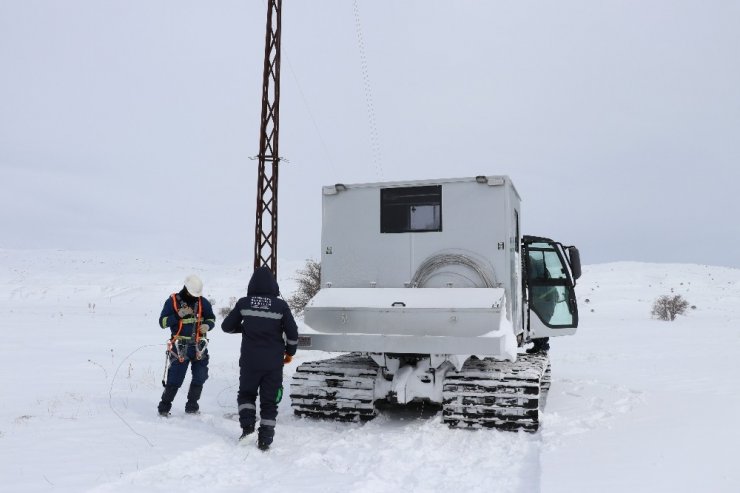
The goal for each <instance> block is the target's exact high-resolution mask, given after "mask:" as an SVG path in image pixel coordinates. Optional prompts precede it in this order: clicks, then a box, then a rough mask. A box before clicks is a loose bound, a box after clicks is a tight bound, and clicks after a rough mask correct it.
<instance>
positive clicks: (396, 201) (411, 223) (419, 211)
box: [380, 185, 442, 233]
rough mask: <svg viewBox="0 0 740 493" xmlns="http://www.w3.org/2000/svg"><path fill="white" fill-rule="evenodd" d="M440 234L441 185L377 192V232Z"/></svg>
mask: <svg viewBox="0 0 740 493" xmlns="http://www.w3.org/2000/svg"><path fill="white" fill-rule="evenodd" d="M413 231H442V185H433V186H428V187H408V188H381V189H380V232H381V233H409V232H413Z"/></svg>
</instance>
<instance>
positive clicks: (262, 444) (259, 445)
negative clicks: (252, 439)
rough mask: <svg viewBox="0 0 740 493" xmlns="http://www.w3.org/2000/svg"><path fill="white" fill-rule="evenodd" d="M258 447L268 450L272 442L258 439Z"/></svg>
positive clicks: (264, 450)
mask: <svg viewBox="0 0 740 493" xmlns="http://www.w3.org/2000/svg"><path fill="white" fill-rule="evenodd" d="M257 448H258V449H260V450H261V451H263V452H267V451H268V450H269V449H270V444H269V443H267V442H264V441H262V440H257Z"/></svg>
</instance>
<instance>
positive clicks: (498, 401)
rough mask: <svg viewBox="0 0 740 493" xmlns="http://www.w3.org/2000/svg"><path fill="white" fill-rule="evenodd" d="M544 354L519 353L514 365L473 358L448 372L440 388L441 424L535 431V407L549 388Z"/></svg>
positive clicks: (536, 424)
mask: <svg viewBox="0 0 740 493" xmlns="http://www.w3.org/2000/svg"><path fill="white" fill-rule="evenodd" d="M548 370H549V361H548V357H547V355H544V354H520V355H518V357H517V360H516V361H515V362H510V361H494V360H490V359H485V360H479V359H473V360H470V361H468V362H466V363H465V365H464V366H463V368H462V370H461V371H454V370H453V371H450V372H449V373H447V375H446V377H445V382H444V385H443V387H442V401H443V403H442V421H443V422H444V423H447V424H448V425H450V426H451V427H462V428H497V429H501V430H510V431H516V430H525V431H530V432H535V431H537V429H538V428H539V405H540V397H541V396H542V393H543V391H546V390H547V388H549V386H550V377H549V371H548Z"/></svg>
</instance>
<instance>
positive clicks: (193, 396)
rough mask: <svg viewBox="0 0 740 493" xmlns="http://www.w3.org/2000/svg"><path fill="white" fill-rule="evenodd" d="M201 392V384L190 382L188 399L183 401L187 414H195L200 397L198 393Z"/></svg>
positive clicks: (198, 407)
mask: <svg viewBox="0 0 740 493" xmlns="http://www.w3.org/2000/svg"><path fill="white" fill-rule="evenodd" d="M201 392H203V386H202V385H193V384H190V389H188V401H187V402H186V403H185V412H186V413H188V414H197V413H198V410H199V409H200V406H199V405H198V399H200V393H201Z"/></svg>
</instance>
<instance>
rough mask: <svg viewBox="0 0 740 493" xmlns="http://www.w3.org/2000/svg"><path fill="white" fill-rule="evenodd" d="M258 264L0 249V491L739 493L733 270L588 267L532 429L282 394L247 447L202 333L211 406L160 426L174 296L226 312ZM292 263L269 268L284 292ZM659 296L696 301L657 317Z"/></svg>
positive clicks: (230, 348) (224, 346)
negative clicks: (351, 407) (272, 431)
mask: <svg viewBox="0 0 740 493" xmlns="http://www.w3.org/2000/svg"><path fill="white" fill-rule="evenodd" d="M250 264H251V262H245V263H244V265H239V266H229V265H205V264H192V263H188V262H186V261H181V260H176V259H155V258H135V257H130V256H126V255H124V254H111V253H104V252H93V253H91V252H66V251H10V250H0V307H2V310H3V312H4V313H5V317H4V320H3V329H4V330H3V332H4V333H3V337H2V348H3V349H4V351H3V357H2V366H3V368H4V375H5V384H4V385H3V390H2V406H1V407H0V477H2V489H3V490H4V491H13V492H24V491H28V492H37V491H70V492H72V491H74V492H77V491H96V492H130V491H162V492H164V491H173V490H183V489H188V490H196V489H198V490H202V491H209V492H211V491H216V492H252V491H254V492H260V493H266V492H285V491H296V492H298V491H301V492H309V493H313V492H317V493H318V492H378V491H401V490H403V491H409V492H416V491H420V492H421V491H424V492H437V491H466V492H478V491H481V492H483V491H485V492H539V491H541V492H594V491H599V492H625V491H630V492H656V491H670V492H696V491H712V492H737V491H740V472H738V471H739V470H738V468H737V466H736V464H735V462H736V460H735V457H736V455H737V454H736V450H735V449H736V444H737V443H740V424H739V423H738V420H737V417H738V415H740V384H738V375H740V270H737V269H730V268H723V267H716V266H701V265H673V264H642V263H634V262H620V263H612V264H601V265H592V266H586V267H585V268H584V273H583V277H582V279H581V280H580V282H579V284H578V286H577V288H576V292H577V294H578V299H579V309H580V327H579V331H578V333H577V334H576V335H575V336H573V337H563V338H559V339H553V340H552V341H551V344H552V350H551V358H552V368H553V370H552V379H553V382H552V388H551V390H550V393H549V396H548V399H547V405H546V408H545V411H544V414H543V418H542V423H543V424H542V428H541V430H540V431H539V432H538V433H536V434H526V433H520V434H514V433H503V432H498V431H488V430H486V431H466V430H450V429H448V428H446V427H444V426H443V425H442V424H441V420H440V418H439V416H436V415H434V413H430V412H428V411H426V410H423V409H420V408H411V409H408V410H392V411H387V412H383V413H381V415H380V416H379V417H378V418H377V419H375V420H373V421H371V422H369V423H366V424H348V423H335V422H321V421H313V420H304V419H297V418H295V417H293V415H292V413H291V412H290V402H289V398H286V399H285V400H284V401H283V402H282V403H281V405H280V416H279V417H278V426H277V433H276V438H275V443H274V446H273V449H271V450H270V451H269V452H268V453H262V452H259V451H258V450H257V449H256V447H253V446H252V444H250V445H248V446H238V445H237V444H236V437H237V436H238V434H239V425H238V423H237V422H236V421H234V420H232V419H229V418H228V417H224V416H225V415H228V414H229V413H234V412H235V411H236V389H237V385H238V352H239V342H240V340H239V337H238V336H232V335H228V334H224V333H222V332H221V331H216V332H215V333H213V334H212V337H211V344H210V352H211V365H210V378H209V380H208V382H207V383H206V385H205V390H204V393H203V398H202V400H201V409H202V414H200V415H199V416H186V415H185V414H184V412H183V406H184V396H183V395H178V398H177V399H176V400H175V406H174V408H173V416H172V417H171V418H169V419H162V418H160V417H158V416H157V414H156V404H157V402H158V400H159V396H160V394H161V389H162V387H161V384H160V380H161V377H162V371H163V368H164V342H165V340H166V337H167V334H166V333H165V331H163V330H162V329H160V328H159V327H158V324H157V318H158V316H159V312H160V310H161V308H162V304H163V303H164V302H165V299H166V298H167V296H168V295H169V294H170V293H171V292H173V291H175V290H177V289H179V288H180V287H181V285H182V280H183V279H184V277H185V276H186V275H187V274H189V273H192V272H195V273H197V274H198V275H200V276H201V277H202V278H203V280H204V282H205V294H206V296H208V298H209V299H212V300H213V301H214V302H215V307H214V309H215V310H216V311H217V312H218V310H219V309H220V308H221V307H224V306H226V305H227V304H228V302H229V299H230V298H231V297H238V296H241V295H243V294H244V292H245V290H246V285H247V282H248V280H249V276H250V274H251V265H250ZM302 265H303V263H302V262H281V263H280V274H281V276H280V279H279V281H280V285H281V288H282V291H283V293H284V294H285V295H286V296H287V295H289V294H290V293H291V291H292V290H293V289H294V288H295V281H294V280H293V279H291V278H292V277H294V276H295V271H296V269H298V268H299V267H301V266H302ZM663 294H680V295H682V296H683V297H685V298H686V299H687V300H688V301H689V303H690V305H692V306H693V307H695V308H691V309H689V310H688V312H687V314H686V315H685V316H681V317H679V318H678V319H677V320H676V321H675V322H661V321H658V320H653V319H651V318H650V309H651V306H652V303H653V301H654V300H655V299H656V298H657V297H658V296H660V295H663ZM219 322H220V317H219ZM327 356H328V355H327V354H325V353H314V352H302V353H300V352H299V355H298V357H297V358H296V360H297V361H295V362H294V363H293V364H291V365H290V366H288V367H286V372H285V374H286V387H287V383H288V382H289V378H290V375H291V374H292V373H293V371H294V370H295V367H296V366H297V364H300V363H301V362H302V361H306V360H309V359H319V358H324V357H327ZM181 393H182V392H181ZM286 394H287V393H286Z"/></svg>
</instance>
